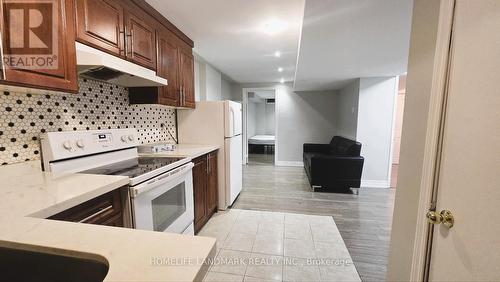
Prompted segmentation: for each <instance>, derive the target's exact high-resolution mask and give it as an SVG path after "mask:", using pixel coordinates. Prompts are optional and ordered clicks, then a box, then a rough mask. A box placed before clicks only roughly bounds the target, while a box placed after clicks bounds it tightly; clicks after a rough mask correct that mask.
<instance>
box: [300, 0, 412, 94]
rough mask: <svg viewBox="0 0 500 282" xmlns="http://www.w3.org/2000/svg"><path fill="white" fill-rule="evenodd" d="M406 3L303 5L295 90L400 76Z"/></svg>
mask: <svg viewBox="0 0 500 282" xmlns="http://www.w3.org/2000/svg"><path fill="white" fill-rule="evenodd" d="M412 7H413V1H412V0H377V1H373V0H356V1H353V0H320V1H316V0H308V1H306V5H305V11H304V21H303V28H302V36H301V40H300V47H299V48H300V51H299V57H298V64H297V73H296V77H295V85H294V88H295V90H299V91H303V90H330V89H338V88H341V87H342V86H344V85H345V84H346V83H348V82H350V81H351V80H353V79H354V78H358V77H379V76H393V75H399V74H402V73H405V72H406V69H407V63H408V52H409V41H410V31H411V16H412Z"/></svg>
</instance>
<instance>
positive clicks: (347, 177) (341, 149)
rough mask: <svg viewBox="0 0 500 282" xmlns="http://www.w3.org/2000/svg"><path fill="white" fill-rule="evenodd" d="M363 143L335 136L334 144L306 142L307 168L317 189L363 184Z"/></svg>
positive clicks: (344, 189)
mask: <svg viewBox="0 0 500 282" xmlns="http://www.w3.org/2000/svg"><path fill="white" fill-rule="evenodd" d="M360 153H361V143H359V142H356V141H353V140H350V139H347V138H344V137H341V136H334V137H333V139H332V141H331V142H330V144H307V143H306V144H304V168H305V170H306V173H307V177H308V178H309V183H310V184H311V186H312V188H313V190H314V191H321V192H344V193H345V192H350V188H359V187H360V185H361V173H362V171H363V163H364V158H363V157H362V156H360Z"/></svg>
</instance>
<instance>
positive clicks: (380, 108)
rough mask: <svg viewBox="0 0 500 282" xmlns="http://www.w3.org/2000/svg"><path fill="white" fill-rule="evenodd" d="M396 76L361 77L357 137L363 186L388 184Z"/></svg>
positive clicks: (386, 186)
mask: <svg viewBox="0 0 500 282" xmlns="http://www.w3.org/2000/svg"><path fill="white" fill-rule="evenodd" d="M397 81H398V80H397V77H389V78H388V77H381V78H361V79H360V82H359V102H358V124H357V131H356V139H357V140H358V141H359V142H361V144H363V146H362V148H361V155H362V156H363V157H364V158H365V163H364V166H363V175H362V179H361V180H362V184H361V185H362V186H363V187H379V188H388V187H390V169H391V165H392V159H391V146H392V135H393V122H394V103H395V100H396V97H397V91H398V85H397Z"/></svg>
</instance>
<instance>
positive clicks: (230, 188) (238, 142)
mask: <svg viewBox="0 0 500 282" xmlns="http://www.w3.org/2000/svg"><path fill="white" fill-rule="evenodd" d="M242 142H243V138H242V137H241V135H238V136H235V137H232V138H226V145H225V149H226V156H225V162H226V164H225V165H226V168H227V171H226V205H227V206H230V205H232V204H233V203H234V200H236V197H238V195H239V194H240V192H241V189H242V188H243V167H242V157H243V152H242V151H243V144H242Z"/></svg>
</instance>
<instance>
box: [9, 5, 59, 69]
mask: <svg viewBox="0 0 500 282" xmlns="http://www.w3.org/2000/svg"><path fill="white" fill-rule="evenodd" d="M57 5H58V3H57V1H56V0H41V1H40V0H38V1H33V0H5V1H4V16H5V19H4V24H5V35H4V36H5V42H4V44H5V45H4V54H3V58H2V59H3V62H4V66H5V67H6V68H16V69H57V67H58V61H57V59H58V57H57V54H58V53H57V47H58V45H57V35H58V30H57V28H58V26H59V25H58V22H57V21H58V16H57V11H58V10H59V9H58V7H57Z"/></svg>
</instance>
